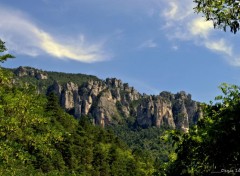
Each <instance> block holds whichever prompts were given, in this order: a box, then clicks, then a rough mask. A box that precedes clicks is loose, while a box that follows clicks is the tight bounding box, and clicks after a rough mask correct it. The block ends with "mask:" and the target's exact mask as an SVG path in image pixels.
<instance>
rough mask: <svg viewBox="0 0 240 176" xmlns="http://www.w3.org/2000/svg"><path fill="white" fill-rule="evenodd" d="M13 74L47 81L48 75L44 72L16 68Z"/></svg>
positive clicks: (27, 68)
mask: <svg viewBox="0 0 240 176" xmlns="http://www.w3.org/2000/svg"><path fill="white" fill-rule="evenodd" d="M14 73H15V74H16V75H17V76H19V77H23V76H32V77H35V78H36V79H48V75H47V73H46V72H43V71H41V70H37V69H33V68H30V67H18V68H17V69H16V70H15V72H14Z"/></svg>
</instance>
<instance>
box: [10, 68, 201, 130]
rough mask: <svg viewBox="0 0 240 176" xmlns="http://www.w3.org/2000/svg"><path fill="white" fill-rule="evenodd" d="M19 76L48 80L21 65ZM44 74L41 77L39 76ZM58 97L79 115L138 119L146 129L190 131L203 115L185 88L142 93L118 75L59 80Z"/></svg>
mask: <svg viewBox="0 0 240 176" xmlns="http://www.w3.org/2000/svg"><path fill="white" fill-rule="evenodd" d="M15 74H16V75H17V76H19V77H22V76H25V75H28V76H32V77H35V78H36V79H47V73H44V72H42V71H38V70H36V69H31V68H30V69H28V68H25V67H20V68H18V69H16V70H15ZM39 74H41V75H44V76H45V77H39V76H38V75H39ZM50 91H53V92H55V94H56V95H57V96H58V97H59V99H60V103H61V106H62V107H63V108H64V109H66V111H68V112H69V113H71V114H73V115H74V116H75V117H76V118H81V116H83V115H89V116H91V117H92V118H93V122H94V123H95V124H97V125H101V126H103V127H104V126H105V125H109V124H119V123H123V122H124V121H126V120H128V118H134V119H135V125H138V126H141V127H143V128H147V127H150V126H156V127H159V128H160V127H163V126H166V127H171V128H177V129H181V130H183V131H188V129H189V126H190V125H192V124H195V123H196V122H197V120H198V119H199V118H200V117H201V116H202V115H201V109H200V105H199V103H197V102H196V101H193V100H192V99H191V95H190V94H187V93H185V92H184V91H182V92H179V93H177V94H172V93H170V92H161V93H160V94H159V95H146V94H140V93H139V92H137V91H136V90H135V89H134V88H133V87H130V86H129V85H128V84H127V83H122V81H121V80H118V79H116V78H107V79H106V80H105V81H102V80H89V81H87V82H85V83H83V84H81V85H77V84H76V83H74V82H68V83H65V84H60V83H59V82H58V81H57V80H55V82H54V83H53V84H52V85H51V86H49V87H48V92H50Z"/></svg>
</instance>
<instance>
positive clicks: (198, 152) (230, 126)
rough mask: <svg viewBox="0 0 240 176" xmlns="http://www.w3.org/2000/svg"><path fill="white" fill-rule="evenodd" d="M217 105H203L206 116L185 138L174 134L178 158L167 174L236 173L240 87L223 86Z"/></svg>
mask: <svg viewBox="0 0 240 176" xmlns="http://www.w3.org/2000/svg"><path fill="white" fill-rule="evenodd" d="M221 89H222V91H223V94H224V95H223V96H218V97H216V100H218V102H217V103H215V104H211V105H204V109H205V112H204V117H203V118H202V119H201V120H200V121H199V122H198V124H197V125H196V126H194V127H193V128H191V129H190V131H189V133H186V134H184V135H182V136H181V135H175V136H174V137H175V141H177V142H178V146H177V148H176V154H177V158H176V160H175V161H173V162H172V163H171V164H170V167H169V169H168V174H167V175H199V176H200V175H210V174H211V173H212V172H221V171H223V170H224V169H225V170H233V171H234V172H233V173H231V175H237V174H238V173H236V172H235V169H238V168H239V160H240V118H239V114H240V87H238V86H235V85H233V86H228V85H227V84H223V85H222V86H221Z"/></svg>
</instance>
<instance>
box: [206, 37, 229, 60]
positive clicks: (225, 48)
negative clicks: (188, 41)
mask: <svg viewBox="0 0 240 176" xmlns="http://www.w3.org/2000/svg"><path fill="white" fill-rule="evenodd" d="M205 46H206V47H207V48H208V49H210V50H213V51H217V52H221V53H224V54H226V55H228V56H232V46H231V45H228V44H227V43H226V41H225V40H224V39H220V40H218V41H206V43H205Z"/></svg>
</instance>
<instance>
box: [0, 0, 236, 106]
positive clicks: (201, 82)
mask: <svg viewBox="0 0 240 176" xmlns="http://www.w3.org/2000/svg"><path fill="white" fill-rule="evenodd" d="M193 7H194V4H193V3H192V0H181V1H179V0H147V1H146V0H125V1H117V0H38V1H33V0H21V1H16V0H0V16H1V18H0V38H1V39H2V40H4V41H5V42H6V46H7V47H8V49H9V51H8V52H10V53H12V54H14V55H15V56H16V59H13V60H10V61H7V62H6V63H4V64H3V66H5V67H18V66H32V67H37V68H40V69H43V70H49V71H61V72H70V73H85V74H92V75H96V76H98V77H99V78H101V79H105V78H107V77H117V78H119V79H121V80H123V82H128V83H129V84H130V85H131V86H134V87H135V88H136V89H137V90H138V91H140V92H141V93H147V94H159V93H160V92H161V91H164V90H167V91H170V92H173V93H176V92H178V91H181V90H184V91H186V92H188V93H191V94H192V97H193V99H195V100H198V101H205V102H209V101H210V100H213V98H214V97H215V96H216V95H218V94H219V93H220V91H219V90H218V86H219V85H220V84H221V83H223V82H226V83H229V84H237V85H240V84H239V83H240V45H239V39H240V37H239V34H236V35H234V34H232V33H230V32H226V33H225V32H223V31H221V30H217V29H213V25H212V23H211V22H206V21H205V20H204V18H202V15H200V14H198V15H197V14H194V11H193V9H192V8H193Z"/></svg>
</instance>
